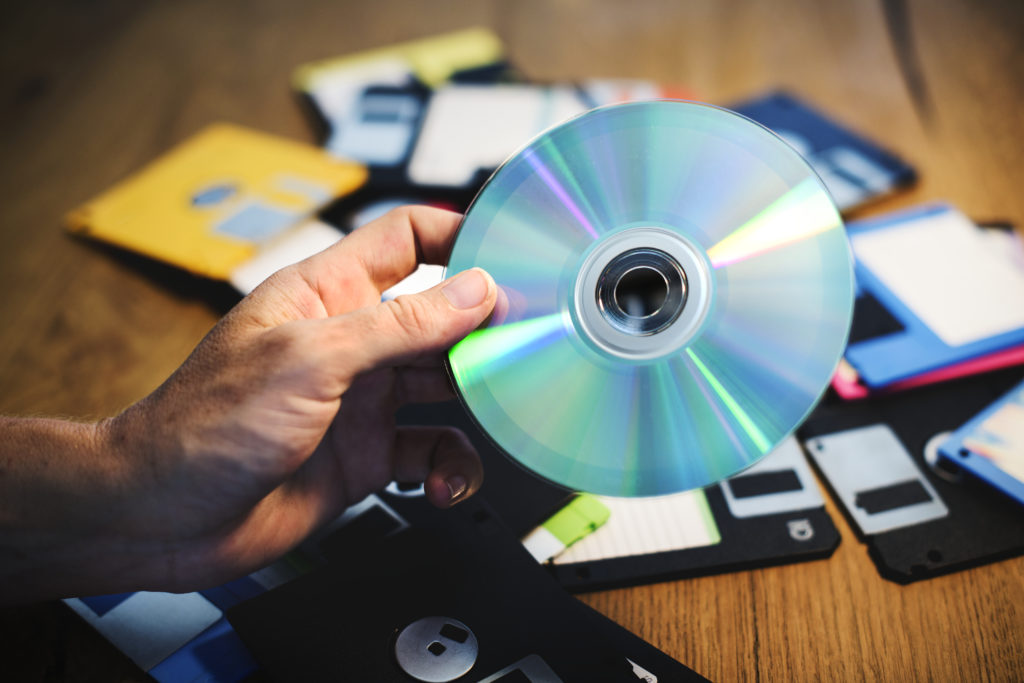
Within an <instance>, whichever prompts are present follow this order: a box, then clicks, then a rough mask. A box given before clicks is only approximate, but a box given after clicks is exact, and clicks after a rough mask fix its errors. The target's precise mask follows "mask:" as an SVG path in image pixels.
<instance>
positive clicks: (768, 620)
mask: <svg viewBox="0 0 1024 683" xmlns="http://www.w3.org/2000/svg"><path fill="white" fill-rule="evenodd" d="M473 25H482V26H488V27H491V28H492V29H494V30H495V31H496V32H497V33H498V34H499V35H500V36H501V38H502V39H503V40H504V41H505V44H506V46H507V49H508V53H509V55H510V57H511V60H512V61H513V62H514V63H515V64H516V65H517V66H518V67H520V68H521V70H522V71H523V72H524V73H525V74H527V75H529V76H530V77H532V78H535V79H571V78H581V77H598V76H601V77H638V78H648V79H655V80H657V81H661V82H664V83H671V84H680V85H684V86H686V87H688V88H690V89H692V90H693V91H694V92H695V93H697V94H698V95H699V96H700V97H701V98H702V99H706V100H707V101H710V102H715V103H728V102H730V101H736V100H738V99H740V98H744V97H748V96H751V95H754V94H757V93H759V92H763V91H766V90H768V89H772V88H776V87H783V88H786V89H789V90H791V91H792V92H794V93H796V94H798V95H800V96H803V97H805V98H807V99H808V100H810V101H811V102H813V103H815V104H816V105H817V106H819V107H820V108H823V109H825V110H827V111H829V112H831V113H833V114H834V116H835V117H836V118H837V119H839V120H840V121H842V122H844V123H846V124H848V125H850V126H852V127H853V128H855V129H857V130H861V131H864V132H865V133H868V134H870V135H871V136H872V137H874V138H875V139H877V140H878V141H880V142H881V143H882V144H883V145H885V146H887V147H889V148H891V149H893V150H895V151H896V152H898V153H899V154H900V155H902V156H903V157H905V158H907V159H909V160H910V161H911V162H912V163H913V164H914V165H915V166H916V167H917V168H918V169H919V171H920V176H921V178H920V181H919V183H918V184H917V185H916V187H915V188H913V189H912V190H910V191H907V192H904V193H902V194H899V195H898V196H894V197H891V198H889V199H886V200H884V201H881V202H878V203H876V204H874V205H873V206H870V207H868V208H866V209H864V210H862V211H861V212H860V214H859V215H870V214H874V213H879V212H882V211H887V210H891V209H894V208H897V207H901V206H906V205H910V204H914V203H918V202H921V201H925V200H931V199H946V200H949V201H952V202H954V203H956V204H957V205H958V206H959V207H960V208H962V209H963V210H964V211H965V212H966V213H967V214H968V215H970V216H972V217H974V218H976V219H979V220H980V219H1005V220H1010V221H1013V222H1015V223H1016V225H1018V226H1022V225H1024V192H1022V191H1021V178H1022V167H1021V159H1022V157H1024V154H1022V152H1024V144H1022V139H1024V138H1022V135H1024V4H1021V3H1020V2H1019V0H1018V1H1016V2H1014V1H1008V2H1005V3H981V2H970V1H969V0H949V1H946V2H942V3H937V2H931V1H930V0H888V1H883V2H866V1H864V2H847V3H838V2H835V3H823V2H820V0H787V1H786V2H780V1H778V0H762V1H759V2H740V1H739V0H730V1H722V0H701V1H699V2H687V3H677V2H672V1H670V0H666V1H665V2H630V3H625V2H615V1H614V0H609V1H607V2H589V3H588V2H582V1H580V0H565V1H563V2H552V3H547V2H541V1H539V0H538V1H534V0H529V1H520V2H514V3H512V2H508V3H503V2H499V1H497V0H467V1H465V2H460V1H438V2H433V3H430V4H429V8H428V6H427V5H424V4H422V3H413V2H400V1H397V0H395V1H391V0H378V1H377V2H374V3H354V2H353V3H344V2H331V1H329V0H323V1H317V2H274V1H273V0H259V1H251V0H250V1H249V2H242V1H241V0H239V1H232V2H199V1H195V2H175V3H138V2H134V1H133V0H111V1H107V0H102V1H97V2H90V3H80V2H73V1H71V0H63V1H60V2H49V3H19V4H18V5H17V7H16V8H14V9H11V8H7V9H6V10H5V19H4V22H3V27H2V28H0V34H2V35H3V40H2V41H0V53H2V55H3V56H2V59H0V79H2V84H3V87H2V90H0V92H2V93H3V104H2V107H0V148H2V149H3V150H4V152H3V160H2V162H0V196H2V202H0V206H2V207H3V209H2V210H3V220H2V221H0V291H5V292H7V295H6V296H3V297H0V320H2V325H3V330H2V332H0V387H2V391H0V412H2V413H6V414H19V415H27V414H42V415H68V416H74V417H99V416H104V415H109V414H112V413H114V412H116V411H118V410H120V409H121V408H122V407H124V406H125V405H127V404H129V403H131V402H132V401H134V400H137V399H138V398H140V397H142V396H143V395H145V394H146V393H148V392H149V391H151V390H152V389H153V388H154V387H156V386H157V385H158V384H159V383H160V382H161V381H162V380H163V379H164V378H165V377H166V376H167V375H168V374H169V373H170V372H171V371H172V370H173V369H174V368H175V367H176V366H177V365H178V364H179V363H180V362H181V361H182V360H184V358H185V356H186V354H187V353H188V352H189V350H190V349H191V348H192V347H193V345H194V344H195V343H196V342H198V341H199V339H200V338H201V337H202V335H203V334H204V333H205V332H206V331H207V330H208V329H209V328H210V327H211V325H213V324H214V322H215V321H216V320H217V318H218V316H219V315H220V314H221V313H222V312H223V310H224V309H223V306H221V305H220V302H219V301H218V300H217V298H216V297H214V298H213V299H211V297H210V296H209V295H208V293H207V292H206V291H204V292H200V291H199V289H200V288H198V287H197V285H196V284H195V283H194V282H193V281H192V280H190V279H189V278H183V277H175V276H174V275H173V273H170V272H161V273H159V277H154V274H153V272H152V271H151V270H150V269H149V268H148V267H147V265H148V264H145V263H143V262H138V261H135V260H133V259H131V258H126V257H124V256H123V255H119V254H115V253H111V252H110V251H108V250H106V249H102V248H97V247H96V246H94V245H91V244H88V243H86V242H84V241H80V240H76V239H73V238H71V237H69V236H68V235H67V234H65V233H64V232H63V231H62V215H63V214H64V212H66V211H67V210H68V209H70V208H72V207H74V206H75V205H77V204H79V203H80V202H82V201H84V200H86V199H88V198H90V197H91V196H93V195H95V194H96V193H98V192H99V191H101V190H103V189H105V188H106V187H108V186H109V185H110V184H112V183H114V182H115V181H117V180H118V179H120V178H123V177H124V176H126V175H127V174H129V173H130V172H131V171H133V170H135V169H137V168H139V167H140V166H141V165H142V164H143V163H145V162H147V161H149V160H150V159H152V158H154V157H156V156H157V155H159V154H160V153H161V152H163V151H164V150H166V149H167V148H169V147H170V146H171V145H173V144H174V143H176V142H178V141H180V140H182V139H184V138H186V137H188V136H189V135H190V134H192V133H194V132H195V131H196V130H198V129H199V128H201V127H202V126H203V125H205V124H207V123H209V122H211V121H216V120H227V121H234V122H237V123H240V124H243V125H248V126H252V127H254V128H259V129H263V130H266V131H269V132H272V133H277V134H280V135H284V136H289V137H292V138H297V139H304V140H310V141H312V140H313V133H312V129H311V126H310V124H309V121H308V120H307V118H306V116H305V114H304V112H303V111H302V110H301V109H300V107H299V106H298V105H297V103H296V100H295V98H294V97H293V95H292V94H291V93H290V92H289V89H288V82H289V75H290V73H291V71H292V69H293V68H294V67H295V66H296V65H298V64H301V63H303V62H306V61H309V60H312V59H316V58H321V57H326V56H332V55H336V54H343V53H347V52H353V51H358V50H362V49H365V48H370V47H374V46H378V45H384V44H389V43H392V42H396V41H400V40H405V39H410V38H415V37H419V36H426V35H432V34H436V33H441V32H444V31H448V30H453V29H457V28H462V27H466V26H473ZM225 301H230V297H227V298H225ZM829 512H830V513H831V514H832V517H833V519H834V520H835V521H836V524H837V525H838V527H839V528H840V531H841V533H842V536H843V542H842V544H841V545H840V547H839V549H838V550H837V551H836V553H835V554H834V555H833V556H832V557H831V558H830V559H828V560H821V561H816V562H811V563H807V564H800V565H790V566H783V567H775V568H770V569H762V570H756V571H744V572H737V573H733V574H727V575H722V576H711V577H706V578H698V579H689V580H683V581H674V582H667V583H660V584H655V585H649V586H643V587H637V588H627V589H620V590H612V591H606V592H601V593H592V594H588V595H584V596H582V598H581V599H582V600H584V601H585V602H586V603H588V604H589V605H592V606H593V607H595V608H596V609H598V610H600V611H601V612H603V613H604V614H606V615H608V616H609V617H611V618H612V619H614V620H615V621H617V622H619V623H620V624H622V625H623V626H625V627H626V628H628V629H630V630H631V631H633V632H635V633H637V634H639V635H640V636H642V637H643V638H645V639H647V640H648V641H650V642H651V643H653V644H654V645H656V646H658V647H659V648H661V649H663V650H664V651H665V652H667V653H669V654H671V655H672V656H674V657H676V658H677V659H679V660H680V661H682V662H683V663H685V664H687V665H688V666H690V667H691V668H693V669H695V670H697V671H698V672H700V673H702V674H704V675H706V676H708V677H710V678H712V679H715V680H736V679H748V678H749V679H760V678H762V677H765V678H768V679H789V678H800V679H810V678H813V679H851V678H852V679H883V680H903V679H908V678H913V679H928V680H943V681H944V680H954V679H962V680H972V681H973V680H990V679H994V680H1006V679H1014V678H1019V677H1021V676H1022V675H1024V558H1017V559H1012V560H1006V561H1003V562H1000V563H997V564H993V565H989V566H985V567H980V568H977V569H973V570H970V571H964V572H960V573H956V574H952V575H949V576H945V577H941V578H936V579H931V580H928V581H924V582H920V583H917V584H913V585H909V586H899V585H896V584H894V583H890V582H888V581H886V580H883V579H882V578H881V577H880V576H879V574H878V572H877V570H876V569H875V567H874V565H873V564H872V562H871V560H870V559H869V558H868V556H867V552H866V550H865V547H864V546H863V545H862V544H860V543H859V542H858V541H857V540H856V537H855V536H854V534H853V532H852V531H851V529H850V528H849V526H848V525H847V523H846V522H845V520H844V518H843V517H842V515H841V514H840V513H839V512H838V510H837V509H836V508H835V507H834V506H833V505H832V504H831V503H829ZM62 615H63V612H62V611H61V609H60V606H59V605H58V604H55V603H50V604H45V605H34V606H28V607H21V608H16V609H7V610H2V611H0V634H3V638H2V639H0V641H2V642H3V645H0V651H3V650H7V651H8V652H7V653H6V656H5V657H4V668H5V669H10V667H11V665H10V663H11V662H13V663H14V667H15V668H14V670H15V671H17V672H20V673H21V674H22V676H21V677H22V678H25V679H27V680H33V679H44V678H45V679H50V680H54V679H58V680H59V679H66V680H79V679H83V680H84V679H93V678H99V679H103V680H136V679H143V678H144V677H143V676H142V674H141V673H140V672H138V671H137V670H135V669H134V668H133V667H132V665H131V664H130V663H128V662H127V660H125V659H124V658H123V657H121V656H120V655H119V654H118V653H117V652H116V651H114V650H113V648H111V647H110V646H108V645H106V644H105V642H104V641H102V640H101V639H100V638H99V637H98V636H96V635H95V634H94V633H92V632H91V631H90V630H89V629H87V628H86V627H85V626H83V625H81V624H79V623H78V622H76V621H74V620H68V619H66V618H65V617H64V616H62Z"/></svg>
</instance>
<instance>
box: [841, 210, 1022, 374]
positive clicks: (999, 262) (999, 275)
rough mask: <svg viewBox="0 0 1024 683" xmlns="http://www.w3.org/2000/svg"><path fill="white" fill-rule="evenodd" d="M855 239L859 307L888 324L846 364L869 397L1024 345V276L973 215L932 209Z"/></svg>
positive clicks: (853, 344) (856, 343) (904, 214)
mask: <svg viewBox="0 0 1024 683" xmlns="http://www.w3.org/2000/svg"><path fill="white" fill-rule="evenodd" d="M847 230H848V233H849V235H850V244H851V246H852V248H853V252H854V256H855V258H856V265H855V273H856V278H857V284H858V287H859V292H858V299H859V301H860V303H859V304H858V305H870V306H872V307H875V308H876V309H877V310H879V311H883V312H884V313H885V314H887V315H888V323H887V324H885V325H883V326H882V327H881V328H880V329H877V330H873V331H871V332H872V334H870V335H858V334H857V332H856V330H855V331H854V334H853V335H852V336H851V340H850V344H849V346H848V348H847V351H846V354H845V359H846V361H847V362H848V363H849V364H850V366H852V367H853V368H854V370H856V372H857V374H858V376H859V378H860V380H861V381H862V382H863V383H864V384H865V385H867V386H868V387H869V388H872V389H875V388H881V387H884V386H886V385H888V384H891V383H893V382H898V381H900V380H905V379H907V378H910V377H914V376H916V375H920V374H922V373H925V372H929V371H932V370H937V369H939V368H943V367H945V366H948V365H951V364H954V363H958V362H962V361H967V360H970V359H974V358H977V357H979V356H983V355H987V354H991V353H994V352H997V351H1002V350H1005V349H1008V348H1011V347H1013V346H1019V345H1022V344H1024V306H1021V305H1019V302H1021V301H1024V268H1021V267H1020V266H1019V265H1018V264H1017V263H1016V262H1015V261H1014V259H1013V255H1012V253H1009V252H1002V253H1000V252H996V251H995V250H993V249H991V248H990V246H989V245H988V243H987V242H986V240H985V237H984V236H983V235H982V234H981V233H980V231H979V230H978V229H977V228H976V227H975V226H974V224H973V223H971V222H970V221H969V220H968V219H967V218H966V217H965V216H964V215H963V214H961V213H960V212H959V211H957V210H956V209H953V208H952V207H950V206H947V205H942V204H933V205H925V206H921V207H916V208H913V209H910V210H906V211H900V212H897V213H894V214H889V215H886V216H882V217H880V218H874V219H870V220H865V221H857V222H853V223H849V224H848V225H847Z"/></svg>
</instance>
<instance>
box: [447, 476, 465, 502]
mask: <svg viewBox="0 0 1024 683" xmlns="http://www.w3.org/2000/svg"><path fill="white" fill-rule="evenodd" d="M444 483H445V484H447V485H448V503H449V504H451V503H454V502H455V501H457V500H458V499H459V498H460V497H461V496H462V494H463V493H465V492H466V478H465V477H463V476H462V475H461V474H453V475H452V476H450V477H448V478H447V479H445V480H444Z"/></svg>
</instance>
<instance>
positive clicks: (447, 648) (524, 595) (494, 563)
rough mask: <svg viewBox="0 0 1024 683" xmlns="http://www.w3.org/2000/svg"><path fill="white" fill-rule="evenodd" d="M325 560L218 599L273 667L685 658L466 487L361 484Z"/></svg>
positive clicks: (577, 675)
mask: <svg viewBox="0 0 1024 683" xmlns="http://www.w3.org/2000/svg"><path fill="white" fill-rule="evenodd" d="M361 507H362V512H361V514H359V515H358V516H355V517H352V518H351V519H350V520H349V522H348V523H347V524H345V525H344V526H341V527H340V528H339V529H337V530H335V531H334V533H333V534H331V535H330V536H328V537H326V538H325V539H324V541H323V549H324V553H325V555H326V556H327V558H328V564H327V565H326V566H325V567H323V568H321V569H319V570H315V571H313V572H311V573H310V574H308V575H306V576H304V577H301V578H299V579H297V580H296V581H293V582H291V583H288V584H285V585H284V586H281V587H280V588H277V589H275V590H272V591H269V592H267V593H265V594H263V595H261V596H259V597H256V598H254V599H252V600H249V601H246V602H243V603H241V604H239V605H236V606H235V607H234V608H232V609H229V610H228V618H229V619H230V621H231V623H232V625H233V626H234V628H235V630H236V631H237V633H238V634H239V635H240V636H241V638H242V640H243V641H244V642H245V644H246V645H247V647H248V648H249V650H250V651H251V652H252V653H253V655H254V657H255V658H256V660H257V661H258V662H259V664H260V667H261V669H262V670H263V672H265V673H266V674H268V675H269V676H270V677H272V678H274V679H277V680H283V681H287V680H296V681H320V680H324V681H326V680H330V681H336V680H352V681H369V680H373V681H409V680H422V681H451V680H460V681H463V680H471V681H488V682H495V681H502V682H503V683H504V682H506V681H509V682H510V681H523V682H524V683H525V682H528V681H533V682H536V683H540V682H542V681H543V682H544V683H548V682H552V683H554V682H557V681H566V682H567V683H568V682H569V681H623V682H628V681H677V680H678V681H688V680H695V681H696V680H704V679H703V678H701V677H700V676H699V675H698V674H696V673H694V672H693V671H691V670H690V669H687V668H686V667H685V666H683V665H682V664H679V663H678V662H676V661H674V660H672V659H671V658H670V657H668V656H667V655H665V654H664V653H662V652H660V651H658V650H657V649H655V648H654V647H653V646H651V645H649V644H648V643H645V642H644V641H643V640H641V639H640V638H638V637H636V636H634V635H633V634H631V633H629V632H628V631H626V630H625V629H623V628H621V627H620V626H618V625H616V624H615V623H613V622H611V621H610V620H608V619H607V618H605V617H604V616H602V615H600V614H598V613H597V612H595V611H593V610H592V609H590V608H589V607H587V606H586V605H584V604H583V603H581V602H579V601H577V600H575V599H574V598H572V597H571V596H569V595H568V594H567V593H566V592H565V591H564V590H562V589H561V587H559V586H558V584H557V583H556V582H555V581H554V580H553V579H552V578H551V577H550V576H548V575H547V573H546V572H545V571H544V570H543V569H542V568H541V567H540V566H539V565H538V564H537V563H536V562H535V561H534V560H533V558H532V557H531V556H530V555H529V554H528V553H527V552H526V550H525V549H524V548H523V547H522V545H521V544H520V543H519V542H518V541H517V540H516V538H515V537H514V536H512V535H511V534H510V533H509V532H508V530H507V529H505V528H504V527H503V526H502V524H501V523H500V521H499V520H498V519H497V517H496V516H495V515H494V514H493V512H492V511H491V510H490V509H488V507H487V506H486V505H485V504H483V502H482V501H480V500H478V499H477V498H476V497H474V498H472V499H470V500H468V501H466V502H464V503H461V504H459V505H458V506H456V507H455V508H453V509H451V510H437V509H434V508H433V507H431V506H430V505H429V504H428V503H427V502H426V500H425V498H424V497H422V496H406V495H403V494H402V493H401V492H397V491H396V492H391V493H387V492H386V493H382V494H380V495H379V497H371V498H370V499H368V501H366V502H365V503H364V504H363V505H362V506H361Z"/></svg>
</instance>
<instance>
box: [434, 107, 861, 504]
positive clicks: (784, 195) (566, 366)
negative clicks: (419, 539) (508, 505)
mask: <svg viewBox="0 0 1024 683" xmlns="http://www.w3.org/2000/svg"><path fill="white" fill-rule="evenodd" d="M473 266H479V267H481V268H484V269H485V270H487V271H488V272H489V273H490V274H491V275H492V276H493V277H494V279H495V281H496V282H497V283H498V286H499V289H500V295H499V305H498V307H497V308H496V310H495V315H494V316H493V318H492V320H491V321H490V323H489V324H488V326H487V327H486V328H483V329H480V330H477V331H475V332H473V333H472V334H470V335H469V336H468V337H467V338H466V339H464V340H463V341H461V342H460V343H458V344H457V345H456V346H455V347H453V348H452V350H451V352H450V354H449V358H448V361H449V365H450V370H451V373H452V376H453V378H454V380H455V384H456V386H457V389H458V392H459V394H460V396H461V398H462V400H463V402H464V403H465V405H466V407H467V408H468V409H469V412H470V413H471V414H472V416H473V417H474V419H475V420H476V421H477V423H478V424H479V425H480V426H481V427H482V428H483V430H484V431H485V432H486V433H487V434H488V435H489V436H490V438H491V439H492V440H493V441H494V442H495V443H496V444H497V445H498V446H500V448H501V449H502V450H503V451H505V452H506V453H507V454H508V455H509V456H510V457H511V458H512V459H513V460H514V461H516V462H518V463H519V464H521V465H523V466H525V467H526V468H528V469H529V470H532V471H533V472H535V473H537V474H539V475H541V476H542V477H544V478H546V479H548V480H550V481H552V482H554V483H556V484H560V485H562V486H565V487H567V488H569V489H573V490H579V491H588V492H592V493H597V494H602V495H612V496H649V495H658V494H667V493H675V492H679V491H684V490H688V489H693V488H698V487H702V486H707V485H709V484H711V483H714V482H716V481H719V480H721V479H724V478H726V477H728V476H730V475H732V474H735V473H736V472H738V471H739V470H741V469H743V468H745V467H747V466H749V465H751V464H753V463H754V461H756V460H757V459H758V458H760V457H761V456H763V455H765V454H767V453H768V452H769V451H771V450H772V449H773V448H774V447H775V446H776V445H778V444H779V442H781V441H782V440H783V439H784V438H785V437H786V436H788V435H789V434H790V433H791V432H792V431H793V430H794V429H795V428H796V427H797V425H798V424H799V423H800V422H801V421H802V420H803V419H804V418H805V417H806V416H807V414H808V413H809V412H810V410H811V409H812V408H813V406H814V405H815V404H816V403H817V401H818V399H819V398H820V397H821V395H822V393H823V392H824V389H825V387H826V386H827V384H828V381H829V379H830V378H831V376H832V373H833V371H834V370H835V368H836V365H837V363H838V361H839V358H840V355H841V354H842V351H843V348H844V345H845V342H846V336H847V333H848V331H849V325H850V317H851V313H852V307H853V271H852V263H851V257H850V251H849V246H848V244H847V240H846V236H845V231H844V229H843V224H842V221H841V220H840V218H839V214H838V212H837V211H836V208H835V206H834V205H833V203H832V200H831V199H830V198H829V196H828V194H827V192H826V191H825V188H824V185H823V184H822V183H821V181H820V180H819V179H818V177H817V176H816V175H815V174H814V172H813V171H812V170H811V169H810V167H809V166H808V165H807V164H806V162H804V161H803V159H801V158H800V156H799V155H798V154H797V153H796V152H794V151H793V150H792V149H791V148H790V147H789V146H788V145H786V144H785V143H784V142H782V141H781V139H779V138H778V137H776V136H775V135H774V134H773V133H771V132H770V131H768V130H767V129H765V128H763V127H762V126H760V125H758V124H756V123H754V122H752V121H750V120H749V119H746V118H744V117H742V116H740V115H738V114H734V113H732V112H729V111H727V110H724V109H719V108H717V107H713V106H709V105H703V104H697V103H692V102H679V101H656V102H642V103H631V104H621V105H615V106H610V107H603V108H600V109H595V110H593V111H591V112H588V113H586V114H583V115H581V116H579V117H577V118H575V119H572V120H570V121H568V122H566V123H564V124H562V125H560V126H557V127H555V128H553V129H551V130H549V131H547V132H545V133H543V134H541V135H540V136H538V137H537V138H535V139H534V140H533V141H532V142H530V143H529V144H528V145H526V147H524V148H523V149H522V150H520V151H519V152H518V153H517V154H516V155H514V156H513V157H512V158H511V159H509V160H508V161H506V162H505V164H504V165H503V166H502V167H501V168H499V169H498V171H497V172H495V174H494V175H493V176H492V177H491V179H490V180H489V181H488V182H487V184H486V185H485V186H484V188H483V189H482V190H481V191H480V194H479V195H477V197H476V199H475V200H474V202H473V204H472V205H471V206H470V208H469V211H468V212H467V213H466V217H465V219H464V220H463V222H462V225H461V226H460V228H459V232H458V234H457V236H456V238H455V243H454V245H453V247H452V253H451V256H450V258H449V262H448V271H449V273H454V272H458V271H461V270H464V269H466V268H470V267H473Z"/></svg>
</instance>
